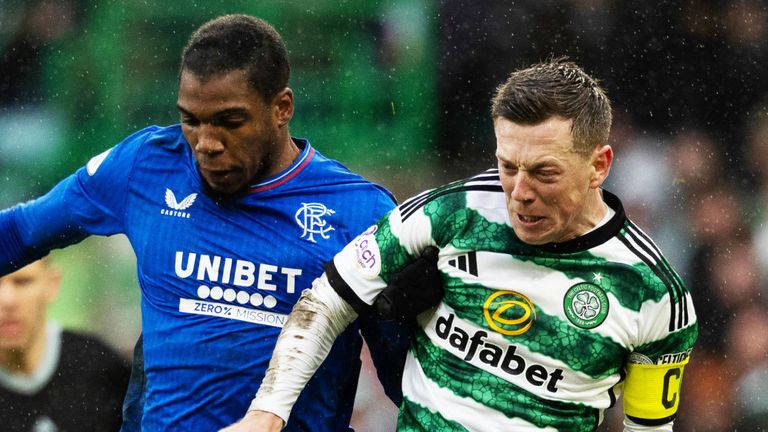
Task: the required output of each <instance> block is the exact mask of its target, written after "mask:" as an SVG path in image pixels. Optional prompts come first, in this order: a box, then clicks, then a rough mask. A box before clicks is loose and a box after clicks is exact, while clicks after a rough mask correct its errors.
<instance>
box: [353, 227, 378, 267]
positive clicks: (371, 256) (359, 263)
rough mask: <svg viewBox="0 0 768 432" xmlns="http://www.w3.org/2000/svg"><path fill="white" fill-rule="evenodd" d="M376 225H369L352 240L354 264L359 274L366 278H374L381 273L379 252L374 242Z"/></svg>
mask: <svg viewBox="0 0 768 432" xmlns="http://www.w3.org/2000/svg"><path fill="white" fill-rule="evenodd" d="M377 229H378V227H377V226H376V225H373V226H371V227H370V228H368V229H367V230H365V232H364V233H362V234H360V235H359V236H357V237H356V238H355V240H354V241H353V242H352V245H353V247H354V250H355V266H356V267H357V270H358V271H359V272H360V274H361V275H362V276H363V277H365V278H368V279H374V278H376V277H378V276H379V273H381V252H380V251H379V245H378V244H377V243H376V236H374V233H376V230H377Z"/></svg>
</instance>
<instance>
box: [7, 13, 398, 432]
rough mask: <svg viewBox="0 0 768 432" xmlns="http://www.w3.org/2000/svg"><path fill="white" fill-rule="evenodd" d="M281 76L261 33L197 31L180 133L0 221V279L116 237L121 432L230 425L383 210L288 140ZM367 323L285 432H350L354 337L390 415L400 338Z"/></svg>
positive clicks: (382, 202) (251, 26)
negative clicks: (127, 321)
mask: <svg viewBox="0 0 768 432" xmlns="http://www.w3.org/2000/svg"><path fill="white" fill-rule="evenodd" d="M289 73H290V66H289V63H288V58H287V52H286V48H285V45H284V43H283V41H282V38H281V36H280V35H279V34H278V33H277V31H276V30H275V29H274V28H273V27H272V26H271V25H269V24H268V23H266V22H265V21H263V20H261V19H258V18H255V17H251V16H246V15H227V16H222V17H219V18H217V19H214V20H211V21H209V22H207V23H205V24H203V25H202V26H201V27H200V28H198V29H197V30H196V31H195V32H194V33H193V34H192V36H191V37H190V39H189V41H188V44H187V46H186V47H185V48H184V50H183V53H182V58H181V65H180V69H179V89H178V100H177V108H178V111H179V113H180V117H181V123H180V124H176V125H172V126H167V127H159V126H150V127H147V128H145V129H143V130H141V131H138V132H136V133H134V134H133V135H131V136H129V137H127V138H126V139H125V140H124V141H122V142H121V143H119V144H117V145H116V146H114V147H112V148H109V149H107V150H106V151H104V152H103V153H101V154H100V155H98V156H95V157H93V158H92V159H91V160H90V161H89V162H88V163H87V164H86V165H85V166H84V167H82V168H81V169H79V170H78V171H77V172H75V173H74V174H72V175H71V176H69V177H67V178H66V179H64V180H63V181H61V182H60V183H59V184H58V185H57V186H55V187H54V188H53V189H52V190H51V191H50V192H49V193H47V194H46V195H44V196H43V197H40V198H38V199H36V200H33V201H30V202H28V203H24V204H19V205H17V206H15V207H13V208H10V209H7V210H4V211H2V212H0V274H7V273H11V272H13V271H15V270H17V269H19V268H21V267H23V266H24V265H26V264H27V263H29V262H31V261H33V260H35V259H38V258H40V257H42V256H45V255H46V254H47V253H48V252H49V251H50V250H51V249H54V248H60V247H64V246H68V245H71V244H74V243H77V242H79V241H81V240H83V239H84V238H86V237H88V236H90V235H112V234H117V233H124V234H125V235H126V236H127V237H128V239H129V241H130V243H131V246H132V247H133V250H134V252H135V254H136V259H137V266H138V279H139V285H140V288H141V305H142V340H141V343H140V345H139V346H138V348H139V349H140V350H141V351H142V352H143V362H144V363H143V364H144V368H143V370H138V371H137V372H138V373H137V374H136V376H135V379H136V380H137V381H135V382H134V384H137V385H134V386H132V387H131V389H132V390H133V393H132V394H129V395H128V397H127V399H128V403H127V404H126V406H127V407H130V406H133V407H135V406H136V405H130V404H131V403H133V402H136V403H138V404H139V405H141V397H144V398H145V399H144V401H145V402H144V404H143V406H141V408H142V409H141V410H131V409H129V410H127V411H126V412H128V413H132V415H136V416H141V419H140V420H139V419H135V418H134V419H132V421H130V422H126V424H125V429H126V430H129V429H130V428H136V427H138V426H137V425H138V424H140V427H141V429H142V430H191V431H198V430H215V429H216V428H218V427H221V426H224V425H226V424H229V423H231V422H233V421H235V420H236V419H237V418H239V417H241V416H242V413H243V412H245V410H246V408H247V407H248V403H249V401H250V400H251V398H252V396H253V394H254V393H255V391H256V389H257V387H258V383H259V382H260V381H261V379H262V377H263V376H264V372H265V370H266V367H267V363H268V361H269V359H270V356H271V353H272V350H273V348H274V343H275V341H276V338H277V335H278V333H279V331H280V328H281V327H282V325H283V322H284V320H285V318H286V316H287V314H288V312H289V311H290V309H291V307H292V306H293V304H294V303H295V302H296V300H297V299H298V297H299V294H300V290H301V289H303V288H304V287H308V286H310V285H311V281H312V280H313V279H315V278H316V277H318V276H319V275H320V274H321V273H322V269H323V264H324V263H325V262H326V261H328V260H329V259H331V258H332V257H333V254H334V253H336V252H337V251H338V250H339V249H341V247H342V246H343V245H344V244H346V243H348V242H349V241H351V240H352V239H353V238H354V236H355V235H357V234H358V233H360V232H362V231H363V230H364V229H365V228H366V227H369V226H371V224H373V223H374V222H375V221H376V220H377V219H378V218H379V217H380V216H381V215H383V214H384V213H386V212H387V211H388V210H390V209H391V208H392V207H393V206H394V199H393V197H392V195H391V194H390V193H389V192H388V191H387V190H385V189H384V188H382V187H380V186H378V185H375V184H373V183H370V182H369V181H367V180H365V179H364V178H362V177H360V176H358V175H356V174H353V173H352V172H350V171H349V170H347V169H346V168H345V167H344V166H343V165H341V164H340V163H338V162H336V161H333V160H330V159H327V158H325V157H324V156H322V155H321V154H320V153H319V152H317V151H316V150H315V149H314V148H313V147H312V146H311V145H310V143H309V142H308V141H307V140H306V139H299V138H293V137H291V135H290V133H289V130H288V123H289V121H290V120H291V118H292V116H293V112H294V98H293V92H292V90H291V89H290V88H289V87H288V86H287V85H288V79H289ZM366 318H367V317H362V318H361V320H359V321H356V323H355V324H354V325H352V326H350V327H349V328H348V330H347V331H346V332H345V333H344V335H342V336H341V338H340V339H339V341H338V342H337V343H336V344H335V347H334V349H333V350H332V352H331V354H330V355H329V357H328V361H327V362H326V363H325V364H324V365H323V366H322V367H321V369H320V371H318V373H317V374H316V375H315V377H314V378H313V379H312V382H310V384H309V385H308V386H307V389H306V391H305V392H304V393H303V394H302V396H301V398H300V401H299V403H298V404H297V409H295V410H294V413H293V416H292V417H291V419H290V420H289V421H288V425H287V430H312V431H334V432H336V431H341V430H347V429H348V428H349V419H350V416H351V412H352V406H353V401H354V393H355V388H356V385H357V381H358V374H359V370H360V349H361V344H362V339H361V338H360V331H362V333H363V334H364V335H365V337H366V340H368V341H369V346H371V347H372V356H373V358H374V360H375V361H376V366H377V368H378V369H377V372H378V373H379V376H380V377H381V378H382V381H383V383H384V385H385V390H386V391H387V394H388V395H389V396H390V397H392V398H393V400H395V401H399V398H400V396H399V394H400V388H399V382H400V379H399V377H400V374H401V370H402V364H403V362H404V361H405V351H406V349H407V346H408V343H409V340H410V335H411V331H410V327H408V326H401V325H400V323H398V322H395V321H390V322H386V323H383V322H379V321H378V320H375V319H373V318H370V319H366ZM358 325H359V327H358ZM137 352H139V350H138V349H137ZM144 379H145V380H146V393H144V392H143V391H142V388H143V386H142V385H141V380H144ZM140 391H141V392H140ZM139 392H140V393H139ZM142 410H143V412H140V411H142Z"/></svg>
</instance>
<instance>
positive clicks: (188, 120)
mask: <svg viewBox="0 0 768 432" xmlns="http://www.w3.org/2000/svg"><path fill="white" fill-rule="evenodd" d="M181 123H182V124H184V125H187V126H197V125H198V124H200V121H198V120H197V119H196V118H194V117H190V116H187V115H182V116H181Z"/></svg>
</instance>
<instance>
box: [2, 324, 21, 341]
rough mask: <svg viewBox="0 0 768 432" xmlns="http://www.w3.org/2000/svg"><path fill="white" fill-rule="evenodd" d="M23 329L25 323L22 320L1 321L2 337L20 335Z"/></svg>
mask: <svg viewBox="0 0 768 432" xmlns="http://www.w3.org/2000/svg"><path fill="white" fill-rule="evenodd" d="M23 330H24V325H23V324H22V322H21V321H13V320H6V321H1V322H0V337H2V338H9V339H10V338H15V337H18V336H19V335H20V334H21V333H22V331H23Z"/></svg>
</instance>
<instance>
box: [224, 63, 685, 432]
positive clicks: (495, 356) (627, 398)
mask: <svg viewBox="0 0 768 432" xmlns="http://www.w3.org/2000/svg"><path fill="white" fill-rule="evenodd" d="M492 117H493V122H494V131H495V134H496V158H497V168H494V169H490V170H488V171H486V172H484V173H482V174H480V175H478V176H476V177H473V178H470V179H468V180H463V181H458V182H455V183H451V184H448V185H446V186H443V187H440V188H437V189H434V190H431V191H427V192H425V193H423V194H421V195H418V196H416V197H414V198H413V199H411V200H409V201H406V202H405V203H403V204H402V205H400V206H399V207H397V208H396V209H395V210H393V211H392V212H391V213H389V214H388V215H387V216H386V217H384V218H383V219H381V220H380V221H379V222H378V223H377V224H375V225H373V226H372V227H371V228H369V229H368V230H366V231H365V232H364V233H362V234H361V235H360V236H358V237H357V238H356V239H355V240H353V241H352V242H351V243H350V244H348V245H347V246H346V247H345V248H344V249H343V250H342V251H341V252H340V253H339V254H337V255H336V256H335V257H334V259H333V261H332V262H331V263H329V264H328V265H327V266H326V271H325V273H324V275H323V276H322V277H321V278H320V279H319V280H317V281H315V283H314V286H313V288H312V290H310V291H307V292H305V294H304V295H303V296H302V298H301V299H300V300H299V302H298V303H297V305H296V306H295V308H294V311H293V312H292V313H291V315H290V317H289V319H288V322H287V323H286V325H285V326H284V327H283V333H282V334H281V336H280V338H279V340H278V342H277V346H276V350H275V353H274V354H273V357H272V361H271V363H270V367H269V370H268V372H267V375H266V378H265V379H264V382H263V383H262V385H261V388H260V390H259V392H258V394H257V396H256V398H255V399H254V401H253V403H252V404H251V410H250V411H249V412H248V413H247V414H246V417H245V418H244V419H243V420H242V421H241V422H239V423H237V424H236V425H235V426H233V427H231V428H228V429H227V431H245V430H258V431H265V430H278V429H279V427H280V426H281V425H282V424H283V421H284V420H285V419H287V418H288V415H289V413H290V411H291V406H292V404H293V400H294V398H295V395H296V394H297V392H298V391H299V390H300V389H301V387H302V385H303V384H304V382H305V380H306V379H307V378H308V377H309V376H310V375H311V373H312V372H313V368H314V367H315V366H314V365H317V364H319V362H320V360H321V359H322V358H323V356H324V354H325V352H326V351H327V350H328V348H329V347H330V344H331V341H332V340H333V336H334V335H336V334H338V333H339V332H341V331H342V330H343V329H344V328H345V326H346V325H347V323H348V322H350V321H352V319H354V317H356V316H357V315H365V314H367V313H368V309H369V308H370V306H369V305H370V304H371V303H372V302H373V299H374V298H375V297H376V296H377V294H378V293H379V292H380V291H381V290H382V289H383V288H384V287H385V285H386V283H387V281H388V280H390V278H391V277H392V275H393V274H395V273H396V272H398V271H399V269H401V268H402V267H403V266H404V265H406V264H407V263H408V262H410V261H411V260H413V258H414V257H415V256H418V255H419V253H420V251H422V250H423V249H424V248H427V247H430V246H436V247H438V248H439V259H438V264H437V266H438V268H439V270H440V272H441V274H442V279H443V283H444V287H445V296H444V297H443V300H442V302H441V303H440V304H439V306H438V307H437V308H436V309H434V311H433V312H431V313H430V312H425V313H423V314H421V315H420V316H419V327H420V329H419V330H418V331H417V334H416V337H415V339H414V342H413V343H412V346H411V348H410V351H409V355H408V358H407V361H406V366H405V372H404V376H403V394H404V401H403V403H402V405H401V407H400V413H399V418H398V430H402V431H438V430H439V431H461V430H471V431H537V430H561V431H592V430H594V429H595V428H597V426H598V425H599V424H600V423H601V421H602V419H603V413H604V410H606V409H607V408H610V407H611V406H612V405H614V403H615V402H616V399H617V397H618V396H619V395H620V394H622V393H623V395H624V413H625V415H626V416H625V430H627V431H635V430H662V431H669V430H672V423H673V419H674V418H675V413H676V410H677V407H678V404H679V402H680V389H681V387H680V385H681V380H682V377H683V368H684V367H685V365H686V363H687V362H688V359H689V355H690V352H691V348H692V346H693V344H694V341H695V340H696V336H697V325H696V315H695V313H694V310H693V308H692V303H691V298H690V296H689V293H688V291H687V290H686V288H685V287H684V286H683V283H682V282H681V280H680V277H679V276H678V275H677V274H676V273H675V271H674V270H673V269H672V268H671V266H670V265H669V262H668V261H667V260H666V259H665V258H664V256H663V255H662V254H661V252H660V251H659V250H658V248H657V247H656V246H655V245H654V243H653V242H652V241H651V239H650V238H649V237H648V236H647V235H646V234H645V233H643V231H642V230H640V229H639V228H638V227H637V225H635V224H634V223H633V222H632V221H631V220H629V219H628V218H627V216H626V214H625V213H624V210H623V209H622V205H621V201H620V200H619V198H617V197H616V196H615V195H612V194H611V193H609V192H608V191H605V190H603V189H602V188H601V185H602V183H603V181H604V180H605V178H606V176H607V175H608V172H609V170H610V167H611V161H612V159H613V150H612V149H611V147H610V146H609V145H607V144H606V142H607V139H608V133H609V130H610V126H611V108H610V103H609V100H608V98H607V97H606V95H605V93H604V92H603V90H602V89H601V88H600V86H599V85H598V84H597V83H596V81H595V80H594V79H593V78H591V77H590V76H589V75H587V74H586V73H585V72H583V71H582V70H581V69H580V68H579V67H578V66H577V65H575V64H573V63H571V62H568V61H566V60H564V59H558V60H552V61H548V62H545V63H541V64H537V65H534V66H532V67H529V68H526V69H522V70H518V71H515V72H513V73H512V74H511V75H510V76H509V78H508V80H507V81H506V82H505V83H503V84H502V85H501V86H500V87H499V88H498V90H497V93H496V95H495V97H494V99H493V103H492ZM628 175H631V173H629V174H628ZM310 311H311V312H312V314H311V315H310V314H309V313H310Z"/></svg>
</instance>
